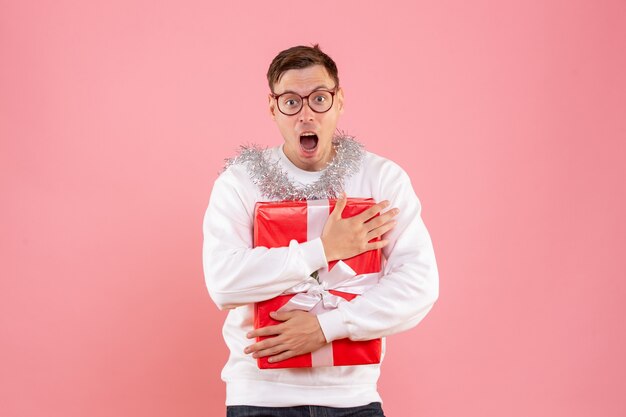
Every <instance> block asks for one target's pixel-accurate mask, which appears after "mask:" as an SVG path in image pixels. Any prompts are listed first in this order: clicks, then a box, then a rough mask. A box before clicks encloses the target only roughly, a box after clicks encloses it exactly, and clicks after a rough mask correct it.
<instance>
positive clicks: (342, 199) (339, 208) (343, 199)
mask: <svg viewBox="0 0 626 417" xmlns="http://www.w3.org/2000/svg"><path fill="white" fill-rule="evenodd" d="M346 204H348V196H347V195H346V193H345V191H342V192H341V195H340V196H339V198H338V199H337V203H335V208H334V209H333V214H334V215H335V217H337V218H341V214H342V213H343V209H344V208H346Z"/></svg>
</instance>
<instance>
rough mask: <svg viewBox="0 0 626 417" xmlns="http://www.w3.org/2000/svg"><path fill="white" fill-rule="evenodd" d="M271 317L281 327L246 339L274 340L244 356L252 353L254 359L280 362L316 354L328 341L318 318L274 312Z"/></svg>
mask: <svg viewBox="0 0 626 417" xmlns="http://www.w3.org/2000/svg"><path fill="white" fill-rule="evenodd" d="M270 317H271V318H273V319H274V320H278V321H282V323H280V324H276V325H274V326H267V327H262V328H260V329H255V330H253V331H251V332H249V333H248V334H247V335H246V337H248V339H252V338H255V337H258V336H275V337H270V338H268V339H265V340H262V341H260V342H257V343H255V344H253V345H250V346H248V347H247V348H245V349H244V353H252V357H253V358H260V357H264V356H270V358H268V361H269V362H278V361H282V360H285V359H289V358H291V357H294V356H298V355H304V354H305V353H310V352H313V351H315V350H317V349H319V348H321V347H322V346H324V345H325V344H326V338H325V337H324V333H323V332H322V328H321V327H320V323H319V321H318V320H317V317H315V316H314V315H313V314H311V313H309V312H306V311H301V310H294V311H287V312H276V311H272V312H271V313H270Z"/></svg>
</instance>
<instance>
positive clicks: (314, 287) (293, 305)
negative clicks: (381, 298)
mask: <svg viewBox="0 0 626 417" xmlns="http://www.w3.org/2000/svg"><path fill="white" fill-rule="evenodd" d="M318 277H319V282H318V281H317V280H316V279H315V278H313V277H309V278H308V279H307V280H306V281H304V282H302V283H300V284H298V285H296V286H294V287H291V288H289V289H288V290H287V291H285V292H283V294H295V295H294V296H293V297H292V298H291V299H290V300H289V301H288V302H287V304H285V305H283V306H282V307H281V308H279V309H278V311H293V310H304V311H311V312H313V311H312V310H316V311H320V312H321V311H328V310H332V309H335V308H337V306H338V305H339V303H341V302H344V301H346V300H345V299H344V298H342V297H339V296H336V295H334V294H332V293H330V292H329V290H336V291H341V292H347V293H350V294H357V295H360V294H363V293H364V292H365V291H366V290H367V289H369V288H371V287H373V286H374V285H376V284H377V283H378V274H377V273H374V274H362V275H357V273H356V272H354V270H353V269H352V268H350V267H349V266H348V264H346V263H345V262H343V261H339V262H337V263H336V264H335V266H334V267H333V269H331V270H330V271H328V269H326V268H324V269H323V270H320V271H319V275H318ZM318 305H319V306H318ZM320 307H321V308H320Z"/></svg>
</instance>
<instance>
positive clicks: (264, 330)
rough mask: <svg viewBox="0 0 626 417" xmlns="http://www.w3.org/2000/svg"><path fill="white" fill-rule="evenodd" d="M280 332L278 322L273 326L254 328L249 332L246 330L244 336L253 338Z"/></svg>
mask: <svg viewBox="0 0 626 417" xmlns="http://www.w3.org/2000/svg"><path fill="white" fill-rule="evenodd" d="M280 333H281V328H280V324H277V325H275V326H267V327H261V328H259V329H254V330H252V331H251V332H248V334H247V335H246V337H247V338H248V339H253V338H255V337H259V336H273V335H276V334H280Z"/></svg>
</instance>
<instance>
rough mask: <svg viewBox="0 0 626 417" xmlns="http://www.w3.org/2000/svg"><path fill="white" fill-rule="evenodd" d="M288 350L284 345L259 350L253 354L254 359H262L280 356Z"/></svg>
mask: <svg viewBox="0 0 626 417" xmlns="http://www.w3.org/2000/svg"><path fill="white" fill-rule="evenodd" d="M286 350H287V348H286V347H285V346H284V345H276V346H272V347H270V348H267V349H263V350H259V351H257V352H254V353H253V354H252V357H253V358H262V357H264V356H272V355H278V354H280V353H283V352H285V351H286Z"/></svg>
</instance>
